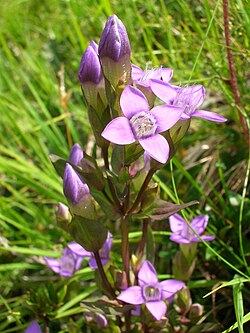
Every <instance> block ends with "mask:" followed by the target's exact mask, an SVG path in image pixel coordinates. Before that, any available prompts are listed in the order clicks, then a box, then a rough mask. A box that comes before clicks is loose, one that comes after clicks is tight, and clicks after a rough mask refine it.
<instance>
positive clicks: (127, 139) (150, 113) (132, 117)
mask: <svg viewBox="0 0 250 333" xmlns="http://www.w3.org/2000/svg"><path fill="white" fill-rule="evenodd" d="M120 105H121V109H122V112H123V114H124V116H125V117H117V118H115V119H113V120H111V122H110V123H109V124H108V125H107V126H106V127H105V129H104V131H103V132H102V136H103V137H104V138H105V139H106V140H109V141H111V142H113V143H116V144H118V145H127V144H131V143H133V142H135V141H139V143H140V145H141V146H142V148H143V149H144V150H145V152H147V153H148V155H149V156H150V157H152V158H153V159H155V160H157V161H158V162H160V163H166V162H167V160H168V157H169V144H168V142H167V140H166V139H165V138H164V137H163V136H162V135H161V134H159V133H161V132H164V131H166V130H168V129H170V128H171V127H172V126H173V125H174V124H175V123H176V122H177V121H178V120H179V119H180V117H181V114H182V113H183V108H180V107H178V106H172V105H159V106H156V107H154V108H153V109H151V110H150V107H149V104H148V101H147V99H146V97H145V96H144V94H143V93H142V92H141V91H140V90H139V89H137V88H135V87H132V86H126V87H125V89H124V90H123V92H122V94H121V98H120Z"/></svg>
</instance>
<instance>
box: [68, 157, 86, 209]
mask: <svg viewBox="0 0 250 333" xmlns="http://www.w3.org/2000/svg"><path fill="white" fill-rule="evenodd" d="M63 192H64V195H65V197H66V199H67V200H68V202H69V204H70V205H73V206H75V205H77V204H78V203H79V202H80V201H84V200H86V199H87V198H88V197H89V187H88V185H87V184H85V183H84V181H83V180H82V178H81V177H80V176H79V174H78V173H77V172H76V171H75V170H74V169H73V168H72V166H71V165H70V164H68V163H66V167H65V171H64V177H63Z"/></svg>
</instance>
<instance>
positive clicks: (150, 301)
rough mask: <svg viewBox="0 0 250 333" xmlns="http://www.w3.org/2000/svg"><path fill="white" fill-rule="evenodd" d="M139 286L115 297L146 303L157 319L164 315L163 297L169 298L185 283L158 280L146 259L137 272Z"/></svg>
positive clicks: (165, 306)
mask: <svg viewBox="0 0 250 333" xmlns="http://www.w3.org/2000/svg"><path fill="white" fill-rule="evenodd" d="M138 278H139V286H133V287H129V288H128V289H126V290H124V291H122V292H121V294H120V295H119V296H118V297H117V298H118V299H119V300H121V301H124V302H126V303H128V304H134V305H138V304H143V303H145V304H146V307H147V309H148V310H149V311H150V312H151V314H152V315H153V316H154V317H155V318H156V319H157V320H161V318H162V317H163V316H164V315H165V313H166V311H167V305H166V303H165V302H164V299H168V298H171V297H172V296H173V295H174V294H175V293H176V292H177V291H179V290H180V289H182V288H183V287H184V286H185V284H184V283H183V282H181V281H178V280H165V281H162V282H158V277H157V273H156V271H155V268H154V267H153V265H152V264H151V263H150V262H149V261H148V260H146V261H145V262H144V263H143V265H142V267H141V268H140V270H139V273H138Z"/></svg>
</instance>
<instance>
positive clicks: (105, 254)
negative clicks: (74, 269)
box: [68, 232, 113, 269]
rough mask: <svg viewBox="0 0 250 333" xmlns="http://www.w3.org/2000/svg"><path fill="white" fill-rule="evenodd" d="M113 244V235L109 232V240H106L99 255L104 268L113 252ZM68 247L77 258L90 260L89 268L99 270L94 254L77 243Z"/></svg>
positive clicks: (72, 243)
mask: <svg viewBox="0 0 250 333" xmlns="http://www.w3.org/2000/svg"><path fill="white" fill-rule="evenodd" d="M112 242H113V238H112V234H111V233H110V232H108V236H107V239H106V241H105V243H104V244H103V246H102V248H101V249H100V250H99V255H100V258H101V262H102V265H103V266H104V265H106V264H107V263H108V261H109V253H110V250H111V246H112ZM68 247H69V248H70V250H71V251H72V252H73V253H75V254H76V255H77V256H79V257H82V258H90V260H89V266H90V268H91V269H97V268H98V267H97V263H96V260H95V257H94V253H93V252H89V251H86V250H85V249H84V248H83V247H82V246H81V245H80V244H78V243H76V242H71V243H69V244H68Z"/></svg>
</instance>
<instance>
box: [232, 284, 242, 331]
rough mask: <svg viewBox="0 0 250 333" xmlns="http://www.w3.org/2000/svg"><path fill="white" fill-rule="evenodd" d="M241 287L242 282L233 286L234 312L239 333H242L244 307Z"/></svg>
mask: <svg viewBox="0 0 250 333" xmlns="http://www.w3.org/2000/svg"><path fill="white" fill-rule="evenodd" d="M242 287H243V283H242V282H239V283H237V284H235V285H233V300H234V311H235V315H236V320H237V323H238V330H239V333H244V329H243V316H244V306H243V299H242V291H241V290H242Z"/></svg>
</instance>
